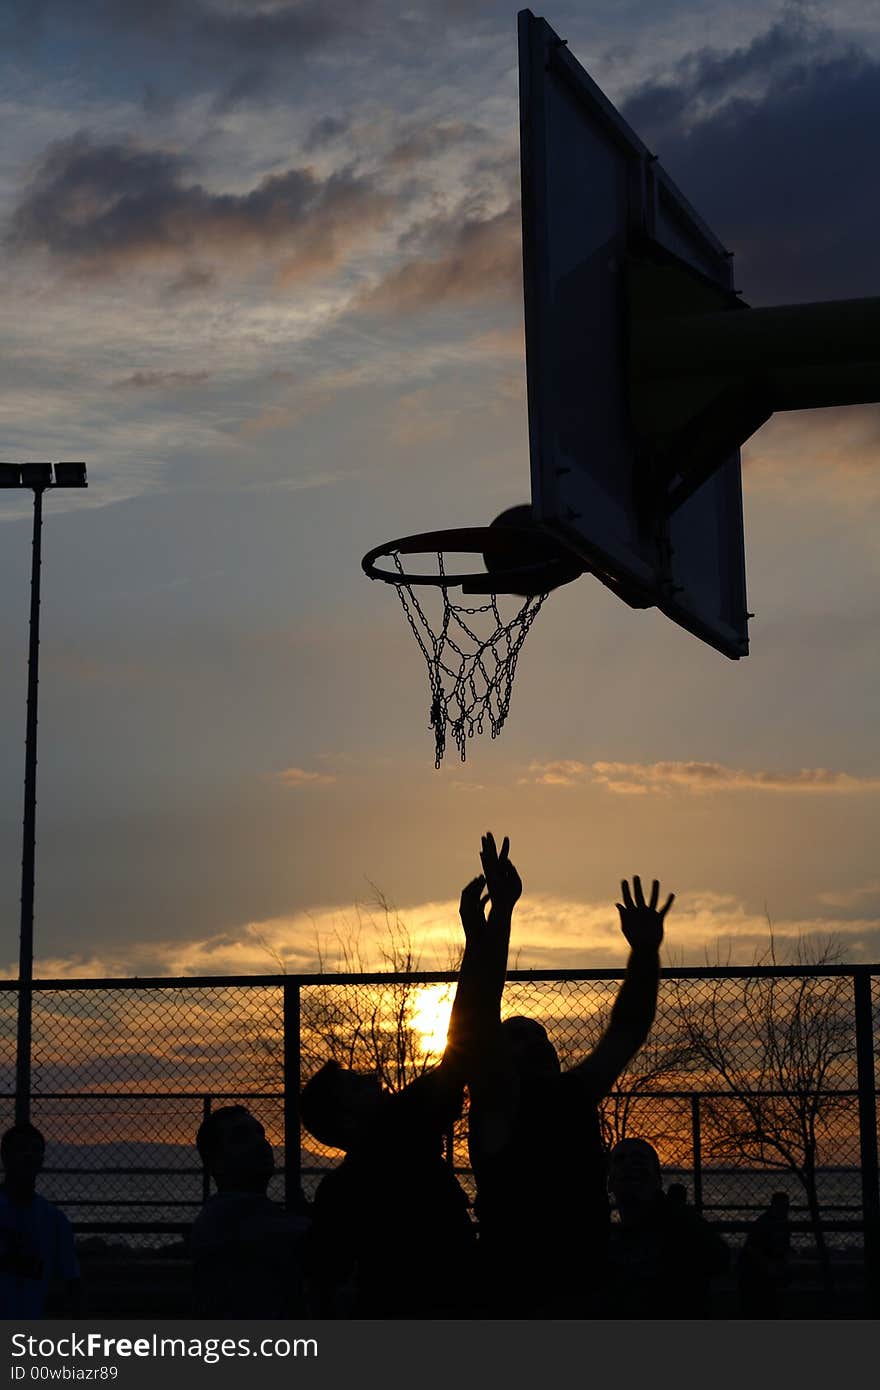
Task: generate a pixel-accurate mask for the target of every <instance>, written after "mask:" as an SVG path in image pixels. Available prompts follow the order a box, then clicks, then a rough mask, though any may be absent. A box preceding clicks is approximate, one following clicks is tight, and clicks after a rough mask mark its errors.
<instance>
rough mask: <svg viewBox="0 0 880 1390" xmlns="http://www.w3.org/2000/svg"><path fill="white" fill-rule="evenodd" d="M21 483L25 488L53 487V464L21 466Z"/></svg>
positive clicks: (26, 464)
mask: <svg viewBox="0 0 880 1390" xmlns="http://www.w3.org/2000/svg"><path fill="white" fill-rule="evenodd" d="M21 481H22V484H23V485H24V487H51V486H52V465H51V463H23V464H22V465H21Z"/></svg>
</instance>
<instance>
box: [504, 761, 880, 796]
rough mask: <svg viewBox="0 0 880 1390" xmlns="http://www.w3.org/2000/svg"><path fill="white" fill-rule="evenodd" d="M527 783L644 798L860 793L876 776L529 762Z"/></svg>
mask: <svg viewBox="0 0 880 1390" xmlns="http://www.w3.org/2000/svg"><path fill="white" fill-rule="evenodd" d="M529 772H530V776H529V777H528V778H527V779H524V780H527V781H531V782H537V783H539V784H540V785H543V786H560V787H571V786H575V785H577V784H579V783H583V782H586V781H591V782H596V783H598V784H599V786H602V787H605V789H606V790H607V791H611V792H616V793H617V794H619V795H623V796H644V795H646V794H647V793H649V792H656V793H660V794H664V793H669V792H671V791H680V790H684V791H690V792H718V791H773V792H812V793H823V792H824V793H865V792H869V793H871V792H877V791H880V777H854V776H853V775H852V774H851V773H848V772H835V771H833V770H831V769H830V768H825V767H813V768H801V769H800V770H799V771H797V772H780V771H775V770H768V769H763V768H756V769H747V768H736V767H726V766H725V765H724V764H723V763H706V762H658V763H617V762H595V763H582V762H574V761H559V762H550V763H533V764H532V765H531V767H530V769H529Z"/></svg>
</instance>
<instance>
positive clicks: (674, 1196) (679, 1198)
mask: <svg viewBox="0 0 880 1390" xmlns="http://www.w3.org/2000/svg"><path fill="white" fill-rule="evenodd" d="M687 1199H688V1194H687V1188H686V1187H685V1185H684V1183H683V1182H671V1183H670V1184H669V1186H668V1187H667V1189H666V1200H667V1202H671V1203H672V1205H673V1206H676V1207H686V1206H687Z"/></svg>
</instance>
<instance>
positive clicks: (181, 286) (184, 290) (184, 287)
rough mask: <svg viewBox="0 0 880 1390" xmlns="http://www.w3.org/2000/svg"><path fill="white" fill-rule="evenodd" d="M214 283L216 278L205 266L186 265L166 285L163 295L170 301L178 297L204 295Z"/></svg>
mask: <svg viewBox="0 0 880 1390" xmlns="http://www.w3.org/2000/svg"><path fill="white" fill-rule="evenodd" d="M216 283H217V276H216V275H215V273H214V271H213V270H208V269H207V267H205V266H200V265H188V266H186V267H185V268H184V269H183V270H182V271H181V272H180V274H179V275H178V276H176V277H175V279H173V280H171V281H170V282H169V283H168V285H167V286H166V289H165V293H166V294H167V295H168V296H169V298H172V299H176V298H178V297H179V296H186V295H192V294H204V293H205V291H206V290H210V289H212V288H213V286H214V285H215V284H216Z"/></svg>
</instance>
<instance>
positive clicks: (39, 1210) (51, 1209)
mask: <svg viewBox="0 0 880 1390" xmlns="http://www.w3.org/2000/svg"><path fill="white" fill-rule="evenodd" d="M33 1202H34V1211H35V1213H36V1214H38V1215H39V1216H40V1217H41V1218H42V1219H43V1220H44V1221H51V1222H53V1223H54V1224H55V1225H56V1226H62V1227H63V1226H68V1227H70V1229H71V1230H72V1229H73V1227H72V1226H70V1221H69V1220H68V1218H67V1216H66V1215H65V1213H64V1212H63V1211H62V1210H61V1208H60V1207H59V1206H56V1205H55V1203H54V1202H50V1201H49V1198H48V1197H43V1196H42V1195H41V1194H40V1193H39V1192H35V1193H34V1198H33Z"/></svg>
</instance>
